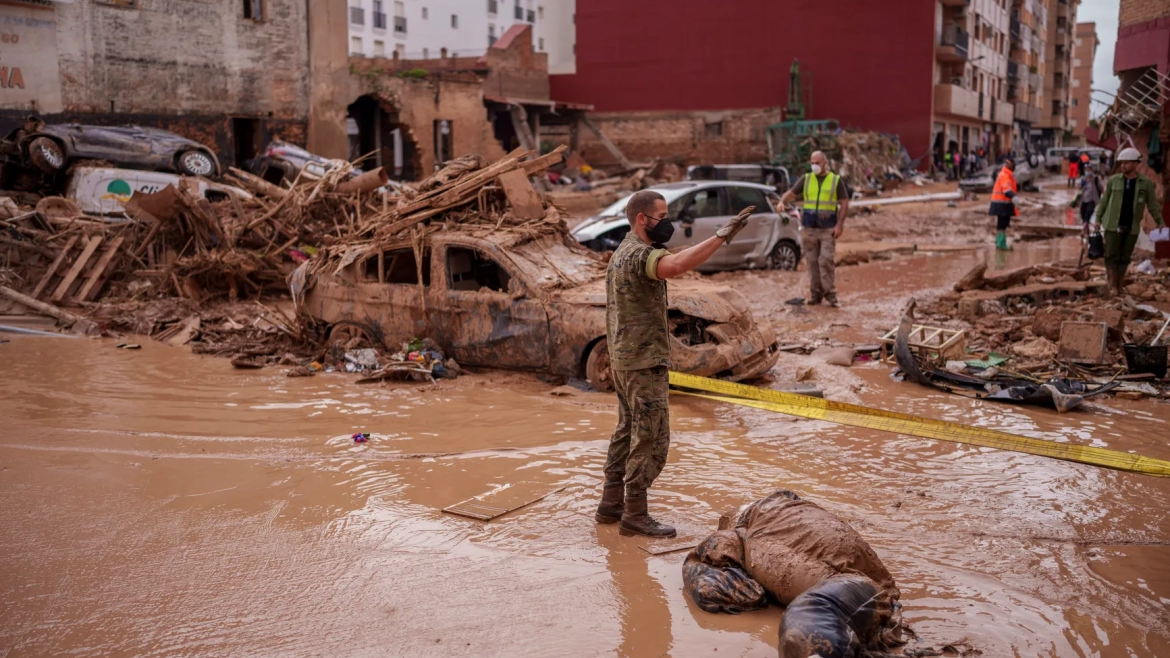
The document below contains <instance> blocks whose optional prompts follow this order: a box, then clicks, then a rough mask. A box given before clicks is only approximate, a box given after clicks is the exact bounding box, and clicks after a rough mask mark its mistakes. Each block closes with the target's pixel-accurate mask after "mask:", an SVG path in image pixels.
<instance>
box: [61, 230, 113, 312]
mask: <svg viewBox="0 0 1170 658" xmlns="http://www.w3.org/2000/svg"><path fill="white" fill-rule="evenodd" d="M101 243H102V236H100V235H95V236H93V237H92V238H90V239H89V242H87V243H86V244H85V248H84V249H82V250H81V254H80V255H79V256H78V257H77V260H76V261H74V262H73V267H71V268H69V273H68V274H66V275H65V278H64V279H61V284H60V285H59V286H57V290H55V291H54V292H53V296H52V297H51V298H50V299H52V300H53V301H54V302H59V301H61V300H62V299H63V298H64V297H65V293H66V292H68V291H69V286H71V285H73V282H74V281H76V280H77V275H79V274H81V270H82V268H84V267H85V264H86V263H88V262H89V258H90V256H93V252H95V251H97V248H98V245H99V244H101Z"/></svg>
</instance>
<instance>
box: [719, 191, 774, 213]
mask: <svg viewBox="0 0 1170 658" xmlns="http://www.w3.org/2000/svg"><path fill="white" fill-rule="evenodd" d="M727 191H728V200H729V201H730V203H731V207H730V208H728V212H727V214H729V215H738V214H739V211H741V210H743V209H744V208H747V207H748V206H755V207H756V210H755V212H768V211H769V208H770V206H769V205H768V200H767V199H765V198H764V194H763V193H762V192H760V191H759V190H757V189H755V188H753V187H729V188H727Z"/></svg>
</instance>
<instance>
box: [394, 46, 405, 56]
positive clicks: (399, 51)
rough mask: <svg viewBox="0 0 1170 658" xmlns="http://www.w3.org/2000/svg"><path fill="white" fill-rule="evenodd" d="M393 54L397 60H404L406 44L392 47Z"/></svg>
mask: <svg viewBox="0 0 1170 658" xmlns="http://www.w3.org/2000/svg"><path fill="white" fill-rule="evenodd" d="M394 54H395V55H398V59H406V44H404V43H399V44H395V45H394Z"/></svg>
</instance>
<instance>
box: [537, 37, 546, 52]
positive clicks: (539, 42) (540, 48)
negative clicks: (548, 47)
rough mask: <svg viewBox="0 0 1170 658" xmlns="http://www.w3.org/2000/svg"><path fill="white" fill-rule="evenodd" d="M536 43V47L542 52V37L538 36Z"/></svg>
mask: <svg viewBox="0 0 1170 658" xmlns="http://www.w3.org/2000/svg"><path fill="white" fill-rule="evenodd" d="M536 43H537V44H539V46H538V49H539V50H541V51H542V52H543V51H544V37H540V38H539V39H537V40H536Z"/></svg>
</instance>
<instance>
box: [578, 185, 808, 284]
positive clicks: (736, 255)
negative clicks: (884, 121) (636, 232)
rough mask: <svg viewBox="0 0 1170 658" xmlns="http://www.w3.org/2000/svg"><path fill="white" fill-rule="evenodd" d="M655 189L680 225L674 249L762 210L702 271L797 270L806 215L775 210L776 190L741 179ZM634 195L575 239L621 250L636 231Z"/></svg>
mask: <svg viewBox="0 0 1170 658" xmlns="http://www.w3.org/2000/svg"><path fill="white" fill-rule="evenodd" d="M649 189H651V190H654V191H655V192H658V193H660V194H662V196H663V197H664V198H665V199H666V208H667V211H668V212H669V217H670V221H672V222H674V223H675V231H674V237H673V238H671V240H670V242H668V243H667V244H666V246H667V248H668V249H671V250H675V249H678V248H681V247H686V246H688V245H692V244H695V243H697V242H702V241H703V240H706V239H707V238H709V237H711V236H713V235H715V231H718V230H719V229H720V228H722V227H723V226H724V225H725V224H727V222H729V221H731V218H732V217H735V216H736V215H738V214H739V212H740V211H741V210H743V209H744V208H746V207H748V206H755V207H756V210H755V212H754V213H753V214H752V216H751V217H750V218H749V219H748V223H747V226H745V227H744V228H743V230H742V231H740V233H739V235H737V236H736V237H735V241H734V242H732V243H731V244H729V245H727V246H726V247H723V248H722V249H720V250H719V251H717V252H715V256H714V257H712V258H711V259H710V260H708V261H707V262H706V263H704V264H703V265H700V266H699V271H700V272H717V271H720V270H736V269H744V268H768V269H775V270H795V269H796V266H797V265H798V264H799V263H800V216H799V215H798V214H796V212H795V211H793V212H791V213H777V212H776V211H775V209H774V204H775V203H777V202H778V201H779V197H778V196H777V195H776V190H775V189H774V188H772V187H769V186H767V185H760V184H757V183H744V182H737V181H684V182H681V183H663V184H662V185H655V186H653V187H651V188H649ZM631 196H633V194H630V195H627V196H625V197H622V198H621V199H618V200H617V201H616V202H614V203H613V204H612V205H610V206H609V207H608V208H606V209H605V210H602V211H601V212H600V213H598V214H597V215H595V216H593V217H590V218H589V219H587V220H585V221H584V222H582V223H581V224H579V225H577V227H576V228H574V229H573V237H575V238H577V241H579V242H580V243H581V244H583V245H585V246H586V247H589V248H590V249H592V250H593V251H613V250H614V249H616V248H617V246H618V244H620V243H621V241H622V240H623V239H625V237H626V234H627V233H629V232H630V223H629V221H628V220H627V219H626V203H627V202H628V201H629V199H630V197H631Z"/></svg>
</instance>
